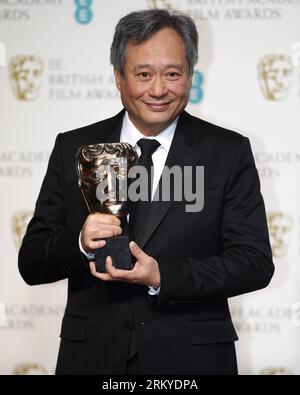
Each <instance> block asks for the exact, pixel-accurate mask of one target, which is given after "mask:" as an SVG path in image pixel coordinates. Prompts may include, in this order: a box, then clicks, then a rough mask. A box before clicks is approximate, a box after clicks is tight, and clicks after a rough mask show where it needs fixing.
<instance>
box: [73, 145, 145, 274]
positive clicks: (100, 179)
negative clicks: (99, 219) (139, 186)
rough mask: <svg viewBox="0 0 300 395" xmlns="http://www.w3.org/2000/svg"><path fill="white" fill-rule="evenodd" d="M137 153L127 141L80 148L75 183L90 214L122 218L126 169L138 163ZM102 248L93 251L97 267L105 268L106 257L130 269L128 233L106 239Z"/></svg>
mask: <svg viewBox="0 0 300 395" xmlns="http://www.w3.org/2000/svg"><path fill="white" fill-rule="evenodd" d="M137 161H138V155H137V153H136V151H135V150H134V148H133V147H132V146H131V145H130V144H127V143H115V144H96V145H86V146H84V147H81V148H80V149H79V150H78V152H77V156H76V164H77V174H78V185H79V188H80V189H81V192H82V194H83V197H84V199H85V202H86V204H87V206H88V209H89V211H90V213H97V212H98V213H103V214H112V215H116V216H117V217H120V218H122V217H125V218H124V219H125V220H126V215H127V213H128V211H129V199H128V187H129V180H130V177H128V175H129V171H130V169H131V168H132V167H134V166H135V165H136V164H137ZM105 240H106V245H105V247H104V248H100V249H98V250H95V262H96V270H97V271H98V272H104V271H105V261H106V258H107V256H111V257H112V260H113V265H114V266H115V267H116V268H118V269H122V270H127V269H132V267H133V266H132V259H131V253H130V250H129V242H130V239H129V236H128V235H121V236H115V237H108V238H106V239H105Z"/></svg>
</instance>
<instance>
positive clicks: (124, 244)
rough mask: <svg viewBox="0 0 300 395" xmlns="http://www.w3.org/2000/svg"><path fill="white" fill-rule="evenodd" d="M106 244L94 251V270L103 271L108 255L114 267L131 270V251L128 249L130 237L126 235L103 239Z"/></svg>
mask: <svg viewBox="0 0 300 395" xmlns="http://www.w3.org/2000/svg"><path fill="white" fill-rule="evenodd" d="M103 240H105V241H106V245H105V246H104V247H103V248H99V249H98V250H96V251H95V262H96V271H97V272H99V273H103V272H105V262H106V258H107V257H108V256H110V257H111V258H112V261H113V265H114V267H115V268H116V269H121V270H131V269H132V268H133V264H132V259H131V252H130V249H129V243H130V239H129V237H128V236H116V237H108V238H106V239H103Z"/></svg>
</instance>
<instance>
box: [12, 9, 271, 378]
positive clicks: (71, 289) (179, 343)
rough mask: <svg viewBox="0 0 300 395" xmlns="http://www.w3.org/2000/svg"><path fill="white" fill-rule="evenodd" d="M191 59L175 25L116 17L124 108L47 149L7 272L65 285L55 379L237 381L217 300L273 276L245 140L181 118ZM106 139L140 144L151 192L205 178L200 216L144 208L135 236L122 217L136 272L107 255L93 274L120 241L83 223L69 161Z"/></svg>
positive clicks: (193, 54)
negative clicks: (170, 180) (171, 174)
mask: <svg viewBox="0 0 300 395" xmlns="http://www.w3.org/2000/svg"><path fill="white" fill-rule="evenodd" d="M197 47H198V36H197V31H196V27H195V25H194V23H193V21H192V20H191V19H190V18H189V17H187V16H185V15H178V14H170V13H169V12H167V11H164V10H151V11H139V12H135V13H131V14H129V15H127V16H125V17H124V18H122V19H121V20H120V22H119V23H118V25H117V27H116V32H115V36H114V40H113V44H112V47H111V61H112V64H113V66H114V72H115V78H116V84H117V87H118V89H119V91H120V93H121V99H122V103H123V105H124V108H125V110H123V111H122V112H121V113H120V114H118V115H116V116H115V117H113V118H111V119H108V120H105V121H102V122H98V123H96V124H94V125H90V126H87V127H84V128H81V129H78V130H75V131H71V132H68V133H63V134H59V135H58V137H57V139H56V143H55V147H54V150H53V152H52V155H51V158H50V161H49V166H48V170H47V173H46V176H45V179H44V182H43V185H42V188H41V191H40V195H39V198H38V200H37V204H36V209H35V213H34V217H33V219H32V221H31V222H30V224H29V226H28V230H27V233H26V235H25V237H24V240H23V245H22V248H21V250H20V255H19V269H20V272H21V274H22V276H23V278H24V280H25V281H26V282H27V283H28V284H31V285H35V284H43V283H50V282H54V281H58V280H61V279H65V278H68V302H67V307H66V311H65V316H64V319H63V323H62V329H61V346H60V352H59V357H58V363H57V369H56V372H57V374H132V373H142V374H236V373H237V366H236V356H235V347H234V341H235V340H237V336H236V333H235V330H234V327H233V325H232V322H231V318H230V312H229V309H228V303H227V298H229V297H232V296H236V295H240V294H243V293H246V292H251V291H254V290H258V289H260V288H263V287H265V286H267V285H268V283H269V281H270V279H271V277H272V275H273V271H274V267H273V263H272V256H271V249H270V245H269V238H268V231H267V225H266V217H265V210H264V203H263V199H262V196H261V194H260V184H259V178H258V174H257V170H256V168H255V164H254V160H253V155H252V152H251V148H250V144H249V140H248V139H247V138H246V137H243V136H241V135H240V134H237V133H235V132H232V131H228V130H224V129H222V128H221V127H218V126H215V125H212V124H210V123H207V122H205V121H203V120H200V119H198V118H195V117H193V116H191V115H189V114H188V113H186V112H185V111H184V109H185V107H186V105H187V103H188V98H189V91H190V88H191V81H192V74H193V67H194V65H195V64H196V62H197ZM118 141H126V142H129V143H131V144H132V145H133V146H135V148H136V149H137V151H138V153H139V154H140V153H142V155H143V151H144V150H145V146H147V144H148V145H151V148H150V149H151V153H150V158H151V160H152V163H153V168H154V179H153V191H155V188H156V186H157V185H159V183H161V181H159V179H160V176H161V174H162V172H163V171H165V170H163V168H164V166H166V168H172V166H175V165H176V166H179V167H180V168H181V169H184V168H185V166H190V167H192V169H193V170H194V172H193V173H192V182H193V183H194V184H195V183H196V184H197V181H198V180H197V179H195V178H196V176H197V174H198V173H197V172H196V171H195V170H196V168H197V166H204V172H205V182H204V207H203V209H202V210H200V211H196V212H191V211H190V210H187V204H186V202H185V201H174V200H175V199H174V197H173V198H172V197H171V199H170V201H152V202H151V203H150V204H149V205H148V206H147V210H144V211H142V221H141V214H139V215H140V218H135V221H137V222H139V224H140V227H139V228H138V230H136V227H135V224H130V222H131V219H130V216H129V228H130V229H131V232H132V233H131V237H132V239H133V240H135V241H132V242H131V243H130V249H131V252H132V255H133V256H134V257H135V260H136V263H135V266H134V268H133V269H132V270H129V271H126V270H119V269H116V268H114V266H113V262H112V260H111V258H110V257H108V258H107V260H106V272H105V273H98V272H96V270H95V263H94V255H93V253H94V250H95V249H97V248H101V247H103V246H104V244H105V242H104V241H103V238H106V237H112V236H116V235H119V234H121V232H122V229H121V226H120V221H119V219H117V218H115V217H113V216H111V215H108V214H100V213H98V214H92V215H88V211H87V208H86V206H85V203H84V200H83V198H82V196H81V194H80V191H79V190H78V187H77V176H76V169H75V166H74V161H75V155H76V152H77V150H78V148H79V147H81V146H82V145H86V144H96V143H108V142H118ZM149 141H150V142H149ZM152 197H153V194H152ZM132 216H133V214H132ZM135 221H133V222H135Z"/></svg>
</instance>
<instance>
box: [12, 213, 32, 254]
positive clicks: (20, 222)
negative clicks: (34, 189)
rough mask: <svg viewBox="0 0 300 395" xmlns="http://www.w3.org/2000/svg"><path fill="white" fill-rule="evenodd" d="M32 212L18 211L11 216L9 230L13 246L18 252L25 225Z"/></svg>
mask: <svg viewBox="0 0 300 395" xmlns="http://www.w3.org/2000/svg"><path fill="white" fill-rule="evenodd" d="M32 215H33V213H32V211H28V210H22V211H18V212H17V213H15V214H14V215H13V216H12V219H11V228H12V234H13V240H14V244H15V246H16V249H17V250H18V251H19V249H20V247H21V244H22V240H23V237H24V235H25V232H26V229H27V225H28V224H29V221H30V220H31V218H32Z"/></svg>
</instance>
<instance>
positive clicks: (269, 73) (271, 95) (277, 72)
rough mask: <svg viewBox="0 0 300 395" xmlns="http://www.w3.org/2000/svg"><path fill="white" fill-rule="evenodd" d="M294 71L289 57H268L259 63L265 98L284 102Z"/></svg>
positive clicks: (260, 80)
mask: <svg viewBox="0 0 300 395" xmlns="http://www.w3.org/2000/svg"><path fill="white" fill-rule="evenodd" d="M292 71H293V65H292V60H291V58H290V56H288V55H266V56H264V57H262V58H261V59H260V61H259V63H258V78H259V83H260V88H261V91H262V94H263V95H264V97H265V98H266V99H268V100H283V99H285V98H286V97H287V95H288V93H289V89H290V85H291V75H292Z"/></svg>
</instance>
